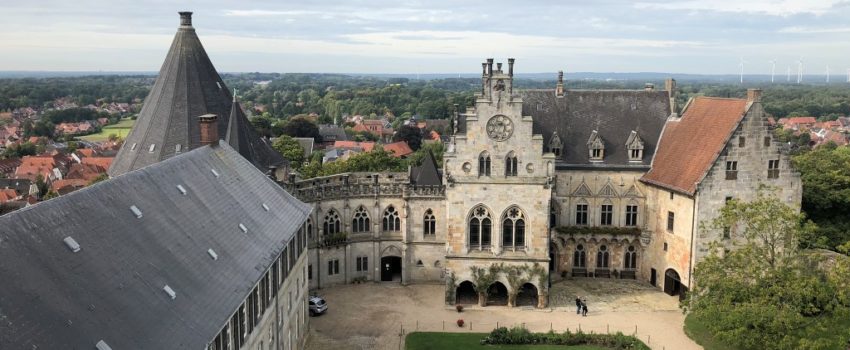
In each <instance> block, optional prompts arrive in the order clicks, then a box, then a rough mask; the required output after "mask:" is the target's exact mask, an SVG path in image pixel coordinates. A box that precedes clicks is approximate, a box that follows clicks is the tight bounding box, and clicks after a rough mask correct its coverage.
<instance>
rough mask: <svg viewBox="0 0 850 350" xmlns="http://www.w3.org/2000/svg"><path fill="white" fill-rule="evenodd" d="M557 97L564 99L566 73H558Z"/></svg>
mask: <svg viewBox="0 0 850 350" xmlns="http://www.w3.org/2000/svg"><path fill="white" fill-rule="evenodd" d="M555 96H557V97H564V71H562V70H559V71H558V84H557V85H555Z"/></svg>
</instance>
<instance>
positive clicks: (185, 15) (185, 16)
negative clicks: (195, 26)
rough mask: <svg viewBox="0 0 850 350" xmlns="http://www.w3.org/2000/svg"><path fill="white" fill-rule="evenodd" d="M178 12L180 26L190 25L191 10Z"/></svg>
mask: <svg viewBox="0 0 850 350" xmlns="http://www.w3.org/2000/svg"><path fill="white" fill-rule="evenodd" d="M178 13H179V14H180V26H181V27H191V26H192V12H191V11H181V12H178Z"/></svg>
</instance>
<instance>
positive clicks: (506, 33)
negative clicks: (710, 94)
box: [0, 0, 850, 79]
mask: <svg viewBox="0 0 850 350" xmlns="http://www.w3.org/2000/svg"><path fill="white" fill-rule="evenodd" d="M181 10H187V11H193V12H194V16H193V22H194V27H195V28H196V30H197V33H198V35H199V36H200V38H201V42H202V43H203V44H204V47H205V48H206V50H207V53H208V54H209V56H210V58H211V59H212V61H213V64H214V65H215V66H216V68H217V69H218V70H219V71H220V72H255V71H259V72H324V73H477V72H479V71H480V69H481V62H482V61H483V60H484V59H485V58H487V57H495V58H496V61H497V62H499V61H502V62H505V61H506V60H507V58H508V57H515V58H516V68H515V69H516V71H517V72H518V73H522V72H524V73H544V72H555V71H558V70H564V71H566V72H665V73H692V74H737V73H738V72H739V70H740V64H741V61H742V60H743V62H744V64H743V65H744V72H745V73H746V74H770V73H771V70H772V67H773V64H772V63H771V61H773V60H775V61H776V65H775V67H776V68H775V72H776V74H777V76H783V77H784V75H785V74H786V73H787V70H788V68H789V67H791V71H792V76H793V75H795V74H796V72H797V68H798V61H800V60H802V62H803V66H804V68H803V69H804V73H805V74H824V73H825V72H826V69H827V65H828V66H829V67H830V72H831V74H833V75H836V76H841V78H842V79H844V78H845V77H846V75H847V74H848V73H847V72H848V69H850V0H667V1H660V0H592V1H576V0H569V1H555V0H552V1H549V0H542V1H533V0H527V1H506V0H489V1H477V0H472V1H470V0H467V1H457V0H423V1H404V0H395V1H393V0H377V1H362V0H327V1H324V0H310V1H297V2H296V1H291V0H258V1H252V0H242V1H235V0H205V1H180V0H155V1H151V0H133V1H128V0H75V1H67V0H29V1H20V0H0V13H3V14H4V15H3V22H4V23H3V25H2V29H0V71H17V70H49V71H147V72H152V71H158V70H159V67H160V66H161V65H162V62H163V59H164V58H165V55H166V53H167V51H168V48H169V45H170V44H171V41H172V39H173V37H174V33H175V31H176V29H177V26H178V24H179V17H178V15H177V11H181Z"/></svg>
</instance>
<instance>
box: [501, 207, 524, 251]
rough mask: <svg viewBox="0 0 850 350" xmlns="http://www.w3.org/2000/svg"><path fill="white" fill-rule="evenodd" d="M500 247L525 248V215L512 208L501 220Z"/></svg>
mask: <svg viewBox="0 0 850 350" xmlns="http://www.w3.org/2000/svg"><path fill="white" fill-rule="evenodd" d="M502 247H505V248H522V247H525V214H523V212H522V210H520V209H519V208H518V207H516V206H514V207H511V208H510V209H508V210H507V211H506V212H505V216H504V218H502Z"/></svg>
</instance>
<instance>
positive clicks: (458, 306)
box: [455, 304, 463, 313]
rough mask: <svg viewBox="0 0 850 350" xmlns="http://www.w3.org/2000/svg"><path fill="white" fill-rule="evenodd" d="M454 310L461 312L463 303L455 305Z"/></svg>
mask: <svg viewBox="0 0 850 350" xmlns="http://www.w3.org/2000/svg"><path fill="white" fill-rule="evenodd" d="M455 310H457V312H458V313H460V312H463V305H461V304H457V305H455Z"/></svg>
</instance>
